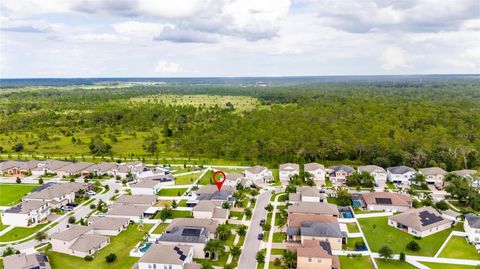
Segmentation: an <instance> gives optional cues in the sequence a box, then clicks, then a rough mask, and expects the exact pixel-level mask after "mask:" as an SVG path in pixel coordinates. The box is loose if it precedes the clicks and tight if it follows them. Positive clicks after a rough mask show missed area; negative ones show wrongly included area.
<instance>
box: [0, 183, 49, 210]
mask: <svg viewBox="0 0 480 269" xmlns="http://www.w3.org/2000/svg"><path fill="white" fill-rule="evenodd" d="M38 186H40V185H38V184H0V206H12V205H15V204H18V203H19V202H20V201H21V200H22V197H23V196H25V195H26V194H27V193H29V192H31V191H32V190H33V189H35V188H37V187H38Z"/></svg>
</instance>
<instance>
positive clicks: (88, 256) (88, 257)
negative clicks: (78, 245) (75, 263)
mask: <svg viewBox="0 0 480 269" xmlns="http://www.w3.org/2000/svg"><path fill="white" fill-rule="evenodd" d="M83 259H84V260H86V261H88V262H89V261H91V260H93V257H92V256H90V255H87V256H85V257H84V258H83Z"/></svg>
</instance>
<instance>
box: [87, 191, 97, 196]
mask: <svg viewBox="0 0 480 269" xmlns="http://www.w3.org/2000/svg"><path fill="white" fill-rule="evenodd" d="M87 194H88V195H92V196H93V195H97V193H96V192H94V191H88V192H87Z"/></svg>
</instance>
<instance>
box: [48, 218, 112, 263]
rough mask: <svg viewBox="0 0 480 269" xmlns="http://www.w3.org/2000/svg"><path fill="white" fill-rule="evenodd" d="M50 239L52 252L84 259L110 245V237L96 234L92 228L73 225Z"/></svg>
mask: <svg viewBox="0 0 480 269" xmlns="http://www.w3.org/2000/svg"><path fill="white" fill-rule="evenodd" d="M50 238H51V240H50V243H51V244H52V251H56V252H61V253H65V254H68V255H73V256H77V257H82V258H83V257H85V256H87V255H90V256H91V255H93V254H94V253H95V252H97V251H98V250H100V249H102V248H104V247H105V246H107V245H108V244H110V238H109V237H108V236H103V235H98V234H94V231H93V228H92V227H89V226H82V225H71V227H70V228H68V229H67V230H65V231H62V232H58V233H54V234H52V236H51V237H50Z"/></svg>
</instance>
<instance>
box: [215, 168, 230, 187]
mask: <svg viewBox="0 0 480 269" xmlns="http://www.w3.org/2000/svg"><path fill="white" fill-rule="evenodd" d="M218 174H221V175H222V177H223V180H222V181H217V179H216V178H215V176H216V175H218ZM226 178H227V176H226V175H225V173H224V172H223V171H220V170H218V171H217V172H215V173H213V175H212V180H213V181H214V182H215V185H217V188H218V191H220V189H221V188H222V185H223V182H225V179H226Z"/></svg>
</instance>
